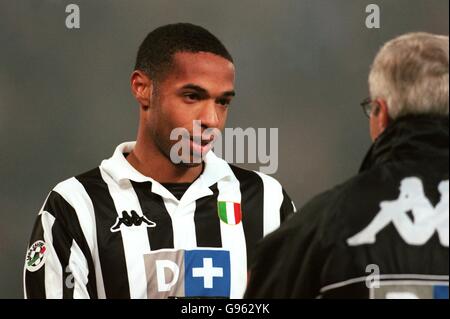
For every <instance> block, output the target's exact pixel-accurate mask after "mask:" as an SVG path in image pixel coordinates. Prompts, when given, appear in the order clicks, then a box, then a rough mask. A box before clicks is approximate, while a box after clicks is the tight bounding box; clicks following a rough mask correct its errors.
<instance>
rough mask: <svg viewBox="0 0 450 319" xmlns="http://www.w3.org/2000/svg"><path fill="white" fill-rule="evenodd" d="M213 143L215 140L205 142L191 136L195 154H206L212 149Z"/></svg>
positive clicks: (191, 144)
mask: <svg viewBox="0 0 450 319" xmlns="http://www.w3.org/2000/svg"><path fill="white" fill-rule="evenodd" d="M213 141H214V139H213V138H211V139H209V140H204V139H202V138H201V137H193V136H191V138H190V146H191V148H192V150H193V152H194V154H205V153H207V152H208V151H209V150H210V149H211V148H212V144H213Z"/></svg>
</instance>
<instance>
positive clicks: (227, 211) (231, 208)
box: [217, 201, 242, 225]
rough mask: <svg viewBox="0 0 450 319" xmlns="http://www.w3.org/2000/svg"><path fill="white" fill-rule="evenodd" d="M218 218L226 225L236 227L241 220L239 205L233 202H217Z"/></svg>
mask: <svg viewBox="0 0 450 319" xmlns="http://www.w3.org/2000/svg"><path fill="white" fill-rule="evenodd" d="M217 210H218V212H219V218H220V220H221V221H223V222H224V223H226V224H229V225H237V224H239V223H240V222H241V220H242V212H241V204H239V203H233V202H221V201H218V202H217Z"/></svg>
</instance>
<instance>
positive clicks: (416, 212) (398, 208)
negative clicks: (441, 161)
mask: <svg viewBox="0 0 450 319" xmlns="http://www.w3.org/2000/svg"><path fill="white" fill-rule="evenodd" d="M438 190H439V192H440V194H441V200H440V202H439V203H438V204H437V205H436V207H433V205H432V204H431V202H430V201H429V200H428V198H427V197H426V196H425V193H424V189H423V184H422V181H421V180H420V179H419V178H417V177H408V178H405V179H403V180H402V181H401V183H400V196H399V198H398V199H396V200H394V201H383V202H381V203H380V208H381V209H380V211H379V213H378V214H377V216H376V217H375V218H374V219H373V220H372V222H371V223H370V224H369V225H368V226H367V227H366V228H364V229H363V230H362V231H360V232H359V233H357V234H356V235H354V236H352V237H351V238H349V239H347V243H348V245H350V246H358V245H364V244H374V243H375V242H376V235H377V234H378V233H379V232H381V231H382V230H383V229H384V228H385V227H386V226H388V225H389V224H390V223H393V224H394V226H395V228H396V229H397V231H398V233H399V235H400V236H401V237H402V238H403V240H404V241H405V242H406V243H407V244H409V245H414V246H420V245H424V244H425V243H426V242H428V240H429V239H430V238H431V237H432V236H433V235H434V233H435V232H437V233H438V235H439V241H440V243H441V245H443V246H444V247H448V246H449V181H448V180H446V181H442V182H441V183H440V184H439V186H438ZM408 212H411V213H412V215H413V217H414V220H411V218H410V217H409V216H408V215H407V213H408Z"/></svg>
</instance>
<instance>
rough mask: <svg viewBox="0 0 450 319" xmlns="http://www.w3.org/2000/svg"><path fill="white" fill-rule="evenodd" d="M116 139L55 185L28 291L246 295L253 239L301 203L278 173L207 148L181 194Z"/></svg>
mask: <svg viewBox="0 0 450 319" xmlns="http://www.w3.org/2000/svg"><path fill="white" fill-rule="evenodd" d="M134 145H135V143H134V142H129V143H123V144H121V145H119V146H118V147H117V149H116V151H115V152H114V155H113V156H112V157H111V158H110V159H107V160H104V161H103V162H102V163H101V165H100V166H99V167H97V168H95V169H93V170H91V171H89V172H87V173H84V174H81V175H79V176H76V177H72V178H70V179H68V180H65V181H63V182H61V183H59V184H58V185H57V186H56V187H55V188H54V189H53V190H52V191H51V192H50V194H49V195H48V197H47V199H46V201H45V203H44V205H43V207H42V209H41V210H40V212H39V214H38V217H37V221H36V223H35V226H34V229H33V233H32V236H31V240H30V243H29V246H28V247H29V248H28V250H27V254H26V261H25V269H24V286H25V289H24V290H25V291H24V293H25V297H26V298H171V297H174V298H183V297H213V298H217V297H219V298H241V297H242V296H243V294H244V291H245V288H246V282H247V265H248V260H249V259H251V258H252V253H253V250H254V247H255V244H256V243H257V242H258V241H259V240H260V239H261V238H263V237H264V236H265V235H267V234H268V233H270V232H272V231H273V230H275V229H276V228H278V227H279V225H280V223H281V222H282V221H283V220H285V219H286V218H287V217H288V216H289V215H290V214H291V213H293V212H294V210H295V208H294V205H293V203H292V202H291V200H290V199H289V197H288V195H287V194H286V192H285V191H284V190H283V188H282V186H281V185H280V184H279V183H278V182H277V181H276V180H275V179H273V178H271V177H269V176H266V175H264V174H261V173H257V172H251V171H247V170H243V169H240V168H238V167H235V166H232V165H229V164H228V163H227V162H225V161H224V160H222V159H220V158H218V157H217V156H216V155H214V153H213V152H209V153H208V154H207V156H206V158H205V167H204V171H203V173H202V174H201V175H200V177H199V178H198V179H197V180H196V181H195V182H193V183H192V184H191V185H190V186H189V188H188V189H187V191H186V192H185V193H184V195H183V196H182V197H181V199H177V197H175V196H174V195H173V194H172V193H171V192H170V191H169V190H167V188H165V187H164V186H163V185H161V184H160V183H158V182H157V181H155V180H153V179H152V178H150V177H147V176H144V175H142V174H141V173H139V172H138V171H136V170H135V169H134V168H133V167H132V166H131V165H130V164H129V163H128V162H127V160H126V158H125V156H124V153H129V152H131V151H132V149H133V147H134Z"/></svg>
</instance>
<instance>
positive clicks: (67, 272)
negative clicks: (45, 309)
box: [24, 191, 96, 299]
mask: <svg viewBox="0 0 450 319" xmlns="http://www.w3.org/2000/svg"><path fill="white" fill-rule="evenodd" d="M93 272H94V271H93V263H92V257H91V255H90V251H89V249H88V246H87V243H86V240H85V238H84V236H83V233H82V231H81V228H80V225H79V223H78V218H77V215H76V212H75V210H74V208H73V207H72V206H71V205H70V204H69V203H68V202H67V201H66V200H65V199H64V198H63V197H62V196H61V195H60V194H59V193H57V192H55V191H52V192H50V194H49V196H48V197H47V199H46V201H45V203H44V205H43V207H42V209H41V210H40V212H39V214H38V216H37V218H36V221H35V224H34V228H33V231H32V234H31V239H30V242H29V244H28V249H27V252H26V257H25V266H24V295H25V298H27V299H34V298H40V299H43V298H48V299H61V298H64V299H72V298H95V296H96V291H95V290H96V287H95V273H93Z"/></svg>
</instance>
